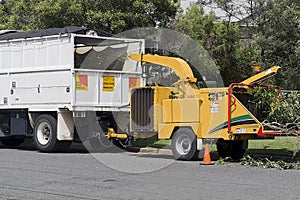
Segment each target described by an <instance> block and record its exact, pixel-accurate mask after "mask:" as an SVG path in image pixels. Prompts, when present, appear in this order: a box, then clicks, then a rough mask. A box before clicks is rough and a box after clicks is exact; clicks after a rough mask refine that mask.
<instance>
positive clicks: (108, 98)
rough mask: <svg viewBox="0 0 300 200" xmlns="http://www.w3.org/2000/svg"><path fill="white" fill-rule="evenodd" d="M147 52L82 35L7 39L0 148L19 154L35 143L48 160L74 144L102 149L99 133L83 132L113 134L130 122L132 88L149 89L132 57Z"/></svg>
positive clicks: (2, 55)
mask: <svg viewBox="0 0 300 200" xmlns="http://www.w3.org/2000/svg"><path fill="white" fill-rule="evenodd" d="M143 51H144V40H140V39H128V38H115V37H107V36H98V35H95V31H89V30H86V29H82V28H79V27H66V28H59V29H58V28H56V29H47V30H40V31H30V32H15V31H0V84H1V88H0V141H1V142H2V143H3V144H4V145H8V146H17V145H20V144H21V143H22V142H23V141H24V140H25V138H26V137H27V136H30V135H33V137H34V142H35V145H36V147H37V149H38V150H40V151H43V152H52V151H64V150H67V149H68V148H69V146H70V144H71V142H72V141H74V140H75V141H84V140H89V141H90V143H91V145H93V144H94V143H95V144H97V143H98V140H97V139H95V140H93V138H97V137H99V135H97V133H94V132H93V131H82V133H83V134H81V135H80V136H79V134H78V132H79V131H78V130H80V129H81V128H82V129H83V130H86V128H88V126H87V124H86V123H89V121H87V120H89V119H90V120H91V119H92V118H96V119H97V120H98V121H100V123H102V125H103V126H104V127H110V125H109V123H110V121H111V120H114V119H118V116H117V115H120V116H122V114H123V113H125V115H126V116H128V112H129V111H130V107H129V101H130V88H131V87H135V86H141V85H142V84H143V79H142V76H141V74H142V68H141V67H140V66H139V65H140V64H139V63H138V62H136V61H133V60H131V59H129V58H128V55H129V54H132V53H143ZM89 111H90V113H89ZM86 115H90V116H89V117H87V116H86ZM80 117H82V118H84V119H86V120H83V121H80V120H79V121H78V123H77V124H76V128H75V123H76V118H78V119H80ZM121 121H123V120H122V119H121ZM121 124H122V123H121ZM124 127H125V128H126V124H125V125H124ZM124 127H123V128H124ZM91 133H93V134H94V135H91ZM79 137H80V138H79ZM93 141H94V143H93Z"/></svg>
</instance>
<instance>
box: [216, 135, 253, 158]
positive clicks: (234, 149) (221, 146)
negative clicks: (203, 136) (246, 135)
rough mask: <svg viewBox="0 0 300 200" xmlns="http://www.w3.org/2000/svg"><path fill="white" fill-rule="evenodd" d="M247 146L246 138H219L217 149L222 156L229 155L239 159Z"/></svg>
mask: <svg viewBox="0 0 300 200" xmlns="http://www.w3.org/2000/svg"><path fill="white" fill-rule="evenodd" d="M247 147H248V140H234V141H233V140H224V139H219V140H218V142H217V150H218V153H219V155H220V157H222V158H226V157H231V158H232V159H233V160H240V159H241V158H242V157H243V156H244V154H245V152H246V150H247Z"/></svg>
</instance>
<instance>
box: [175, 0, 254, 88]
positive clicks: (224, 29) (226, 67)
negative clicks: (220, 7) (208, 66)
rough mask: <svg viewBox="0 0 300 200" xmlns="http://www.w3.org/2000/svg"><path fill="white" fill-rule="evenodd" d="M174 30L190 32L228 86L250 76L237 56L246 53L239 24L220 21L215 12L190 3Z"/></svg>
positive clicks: (242, 55)
mask: <svg viewBox="0 0 300 200" xmlns="http://www.w3.org/2000/svg"><path fill="white" fill-rule="evenodd" d="M175 29H176V30H178V31H180V32H183V33H185V34H187V35H189V36H190V37H191V38H192V39H194V40H196V41H197V42H198V43H199V44H200V45H202V46H203V47H204V48H205V49H206V50H207V51H208V52H209V54H210V56H211V57H212V58H213V59H214V61H215V63H216V65H217V66H218V67H219V69H220V73H221V75H222V78H223V81H224V84H225V85H228V84H230V83H232V82H240V81H241V80H242V78H244V77H248V76H249V74H247V73H248V72H249V70H245V68H240V67H239V66H238V64H241V63H239V62H238V61H237V57H245V56H247V55H246V52H243V51H242V50H240V45H239V38H240V31H239V27H238V25H237V24H234V23H231V22H228V21H222V22H217V18H216V16H215V14H214V13H212V12H211V13H208V14H205V13H204V9H203V7H201V6H197V5H196V4H191V6H190V7H189V8H188V9H187V11H186V13H185V14H183V15H182V16H180V20H179V22H177V23H176V24H175ZM243 67H244V66H243ZM250 69H251V68H250Z"/></svg>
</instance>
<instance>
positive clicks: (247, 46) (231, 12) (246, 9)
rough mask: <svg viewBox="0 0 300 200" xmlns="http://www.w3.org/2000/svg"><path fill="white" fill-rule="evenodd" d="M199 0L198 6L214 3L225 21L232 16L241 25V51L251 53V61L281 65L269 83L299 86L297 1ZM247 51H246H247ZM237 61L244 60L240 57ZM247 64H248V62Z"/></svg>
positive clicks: (267, 64)
mask: <svg viewBox="0 0 300 200" xmlns="http://www.w3.org/2000/svg"><path fill="white" fill-rule="evenodd" d="M238 2H239V1H237V0H199V1H198V3H199V4H201V5H212V4H213V5H215V6H217V7H218V8H221V9H222V10H224V12H225V13H226V15H227V20H228V21H230V20H231V19H232V18H233V17H234V18H236V19H239V21H238V22H237V23H239V24H240V25H243V26H244V25H245V26H246V27H247V28H246V29H244V33H243V34H244V35H247V36H248V38H247V39H248V40H247V42H246V43H243V47H244V50H243V52H244V53H243V54H246V55H247V54H252V56H250V57H252V58H253V60H252V64H259V65H261V66H263V68H268V67H271V66H273V65H280V66H281V67H282V70H281V73H280V74H279V75H277V76H276V77H275V78H274V79H273V83H275V84H277V85H280V86H281V87H282V88H284V89H300V57H299V48H300V47H299V41H300V29H299V27H300V8H299V6H300V4H299V2H298V1H297V0H287V1H280V0H245V1H242V2H243V3H242V4H241V3H240V4H238ZM247 50H248V51H249V53H247ZM240 58H241V59H238V62H242V63H245V62H244V60H243V59H244V56H240ZM250 64H251V63H249V65H250Z"/></svg>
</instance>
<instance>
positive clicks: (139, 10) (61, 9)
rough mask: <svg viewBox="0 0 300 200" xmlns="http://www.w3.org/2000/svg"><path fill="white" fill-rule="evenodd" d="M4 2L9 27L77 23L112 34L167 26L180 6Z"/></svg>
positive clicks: (103, 0) (123, 0) (136, 0)
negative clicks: (139, 28)
mask: <svg viewBox="0 0 300 200" xmlns="http://www.w3.org/2000/svg"><path fill="white" fill-rule="evenodd" d="M1 5H2V9H1V7H0V9H1V11H2V12H3V15H2V18H3V19H2V20H1V18H0V24H1V26H2V27H5V28H8V29H22V30H32V29H46V28H52V27H64V26H70V25H75V26H84V27H86V28H94V29H98V30H103V31H107V32H110V33H119V32H122V31H125V30H129V29H132V28H135V27H143V26H162V27H167V26H169V24H170V22H171V20H172V19H173V18H174V17H175V15H176V13H177V10H178V8H179V3H174V2H173V1H172V0H155V1H150V0H146V1H142V0H113V1H107V0H42V1H39V0H3V1H2V3H1ZM1 11H0V12H1Z"/></svg>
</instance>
